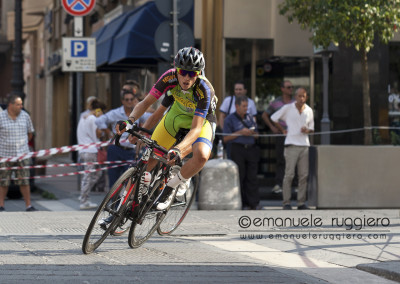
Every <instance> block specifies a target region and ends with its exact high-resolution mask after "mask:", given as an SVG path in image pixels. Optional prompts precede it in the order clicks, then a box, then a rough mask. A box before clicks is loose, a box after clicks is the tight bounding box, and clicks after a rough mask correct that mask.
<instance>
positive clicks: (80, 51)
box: [71, 40, 88, 57]
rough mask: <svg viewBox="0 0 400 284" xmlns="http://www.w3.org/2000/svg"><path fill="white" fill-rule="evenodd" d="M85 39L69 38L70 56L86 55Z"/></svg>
mask: <svg viewBox="0 0 400 284" xmlns="http://www.w3.org/2000/svg"><path fill="white" fill-rule="evenodd" d="M87 44H88V43H87V41H84V40H71V57H88V46H87Z"/></svg>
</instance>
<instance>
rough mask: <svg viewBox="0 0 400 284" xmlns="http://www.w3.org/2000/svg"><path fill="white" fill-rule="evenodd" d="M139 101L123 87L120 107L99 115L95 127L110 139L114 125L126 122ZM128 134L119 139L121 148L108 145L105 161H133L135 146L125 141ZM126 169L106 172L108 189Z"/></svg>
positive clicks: (145, 116) (129, 90)
mask: <svg viewBox="0 0 400 284" xmlns="http://www.w3.org/2000/svg"><path fill="white" fill-rule="evenodd" d="M139 101H140V99H139V98H138V97H137V96H135V95H134V92H133V91H132V89H131V88H130V87H129V86H128V85H124V86H123V87H122V90H121V102H122V106H120V107H118V108H115V109H112V110H110V111H108V112H107V113H106V114H103V115H101V116H100V117H98V118H97V119H96V125H97V127H98V128H99V129H101V130H103V131H105V132H106V135H107V137H109V138H112V136H113V133H112V132H111V130H110V127H111V129H112V131H114V132H115V125H116V124H117V122H118V121H119V120H124V121H125V120H127V119H128V117H129V115H130V113H131V112H132V110H133V108H134V107H135V106H136V105H137V104H138V103H139ZM150 115H151V113H145V114H144V115H143V116H142V117H141V118H140V120H139V124H143V123H144V121H145V120H146V119H147V118H148V117H149V116H150ZM127 139H128V133H124V135H123V136H122V137H121V140H126V141H121V147H118V146H115V145H109V146H108V149H107V161H125V160H134V159H135V156H136V153H135V146H134V145H132V144H131V143H129V141H127ZM127 168H128V166H124V167H117V168H113V169H109V170H108V181H109V187H110V188H111V187H112V186H113V184H114V183H115V181H116V180H117V179H118V178H119V177H120V175H121V174H122V173H123V172H124V171H125V170H126V169H127Z"/></svg>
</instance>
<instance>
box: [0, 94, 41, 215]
mask: <svg viewBox="0 0 400 284" xmlns="http://www.w3.org/2000/svg"><path fill="white" fill-rule="evenodd" d="M22 107H23V103H22V99H21V97H20V96H17V95H11V96H10V97H9V100H8V107H7V109H6V110H4V111H2V112H1V113H0V159H1V158H6V157H16V156H20V155H22V154H25V153H28V152H29V147H28V141H29V140H30V139H31V138H32V136H33V132H34V128H33V124H32V120H31V118H30V117H29V114H28V113H27V112H26V111H24V110H22ZM28 165H30V159H25V160H19V161H16V162H3V163H0V168H6V167H15V166H19V167H23V166H28ZM12 172H15V177H16V178H26V177H29V169H20V170H12V171H9V170H7V171H6V170H1V171H0V212H1V211H4V210H5V209H4V199H5V197H6V196H7V191H8V186H9V185H10V179H11V175H12ZM14 183H15V184H16V185H19V186H20V191H21V194H22V196H23V197H24V200H25V205H26V211H36V209H35V208H34V207H33V206H32V205H31V189H30V186H29V179H17V180H15V181H14Z"/></svg>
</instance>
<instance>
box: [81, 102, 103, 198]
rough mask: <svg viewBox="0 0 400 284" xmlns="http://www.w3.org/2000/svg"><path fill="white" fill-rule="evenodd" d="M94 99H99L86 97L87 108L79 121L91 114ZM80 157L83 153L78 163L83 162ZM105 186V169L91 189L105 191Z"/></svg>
mask: <svg viewBox="0 0 400 284" xmlns="http://www.w3.org/2000/svg"><path fill="white" fill-rule="evenodd" d="M94 100H97V98H96V97H95V96H90V97H88V98H87V99H86V110H85V111H83V112H82V113H81V115H80V117H79V122H80V121H81V120H82V118H86V117H87V116H88V115H89V113H90V112H91V111H92V110H93V108H92V102H93V101H94ZM79 122H78V125H79ZM104 137H105V136H103V138H104ZM78 140H79V138H78ZM103 140H104V139H103ZM80 157H81V155H79V157H78V163H83V162H82V161H81V160H80ZM78 169H79V170H80V171H81V170H83V167H79V168H78ZM105 187H106V173H105V171H101V172H100V178H99V179H98V180H97V182H96V183H95V184H94V185H93V187H92V189H91V191H98V192H103V191H104V188H105Z"/></svg>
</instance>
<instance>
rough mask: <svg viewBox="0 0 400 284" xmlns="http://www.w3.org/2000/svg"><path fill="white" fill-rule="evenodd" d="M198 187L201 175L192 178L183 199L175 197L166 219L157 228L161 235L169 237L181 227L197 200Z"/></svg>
mask: <svg viewBox="0 0 400 284" xmlns="http://www.w3.org/2000/svg"><path fill="white" fill-rule="evenodd" d="M198 187H199V175H195V176H193V177H192V179H191V181H190V184H189V188H188V189H187V190H186V192H185V194H184V195H183V196H181V197H175V202H174V203H173V204H172V205H171V207H170V208H169V210H168V211H167V213H166V216H165V218H164V219H163V221H162V222H161V223H160V225H159V226H158V228H157V233H158V234H159V235H169V234H171V233H172V232H173V231H175V230H176V229H177V228H178V227H179V225H180V224H181V223H182V221H183V219H185V217H186V215H187V213H188V212H189V210H190V207H191V206H192V204H193V201H194V200H195V199H196V193H197V189H198Z"/></svg>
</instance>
